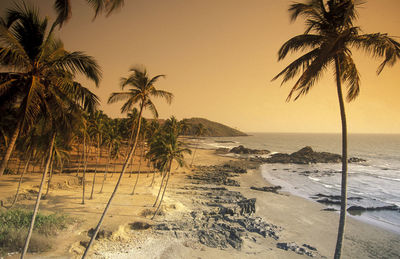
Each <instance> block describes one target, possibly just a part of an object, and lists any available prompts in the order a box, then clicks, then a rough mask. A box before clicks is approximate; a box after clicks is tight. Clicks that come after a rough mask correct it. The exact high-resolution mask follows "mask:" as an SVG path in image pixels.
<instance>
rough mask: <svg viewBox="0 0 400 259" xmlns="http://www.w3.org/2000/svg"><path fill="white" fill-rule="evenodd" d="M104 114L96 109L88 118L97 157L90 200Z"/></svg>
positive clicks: (93, 184) (94, 179)
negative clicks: (95, 143)
mask: <svg viewBox="0 0 400 259" xmlns="http://www.w3.org/2000/svg"><path fill="white" fill-rule="evenodd" d="M105 118H106V117H105V115H104V114H103V112H102V111H96V112H95V113H93V114H92V116H91V117H90V118H89V124H90V132H91V133H92V135H93V137H94V138H96V140H97V141H96V142H97V151H98V154H97V158H96V166H95V168H94V173H93V181H92V191H91V193H90V198H89V199H90V200H91V199H93V193H94V186H95V184H96V175H97V167H98V166H99V160H100V159H101V143H102V142H103V131H104V127H105Z"/></svg>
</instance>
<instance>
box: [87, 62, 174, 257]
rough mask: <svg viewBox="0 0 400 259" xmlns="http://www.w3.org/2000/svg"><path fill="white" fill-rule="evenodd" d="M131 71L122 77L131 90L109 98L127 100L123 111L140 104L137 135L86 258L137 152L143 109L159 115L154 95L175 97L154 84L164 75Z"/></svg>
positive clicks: (111, 99) (89, 245)
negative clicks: (151, 75)
mask: <svg viewBox="0 0 400 259" xmlns="http://www.w3.org/2000/svg"><path fill="white" fill-rule="evenodd" d="M130 71H131V72H132V73H131V75H130V76H129V77H127V78H122V79H121V88H122V89H124V88H125V87H127V86H130V89H129V91H128V92H117V93H112V94H111V96H110V98H109V99H108V103H114V102H117V101H122V100H127V101H126V103H125V104H124V105H122V107H121V112H128V111H131V110H132V109H133V107H134V105H136V104H139V115H138V118H137V125H136V136H135V139H134V141H133V144H132V146H131V147H130V151H129V154H128V156H127V157H126V159H125V163H124V165H123V167H122V171H121V174H120V176H119V178H118V181H117V184H116V185H115V188H114V191H113V193H112V194H111V197H110V199H109V200H108V203H107V205H106V207H105V209H104V212H103V214H102V215H101V218H100V220H99V223H98V224H97V227H96V229H95V231H94V233H93V235H92V238H91V239H90V242H89V244H88V246H87V247H86V250H85V252H84V254H83V256H82V258H85V257H86V256H87V254H88V252H89V249H90V247H91V245H92V244H93V241H94V239H95V237H96V236H97V233H98V232H99V230H100V227H101V224H102V223H103V220H104V217H105V215H106V214H107V211H108V209H109V207H110V204H111V202H112V200H113V199H114V196H115V194H116V193H117V190H118V187H119V185H120V183H121V179H122V177H123V175H124V174H125V171H126V168H127V166H128V164H129V162H130V161H131V159H132V156H133V154H134V153H135V150H136V145H137V143H138V139H139V132H140V126H141V122H142V113H143V110H144V109H149V110H150V111H151V112H152V113H153V115H154V117H158V112H157V109H156V106H155V105H154V103H153V102H152V100H151V98H152V97H162V98H164V99H165V100H166V101H167V102H168V103H171V101H172V98H173V94H172V93H170V92H167V91H163V90H158V89H156V88H155V86H154V84H155V83H156V82H157V80H158V79H159V78H161V77H164V75H157V76H155V77H153V78H150V77H149V75H148V74H147V71H146V69H144V68H135V67H134V68H131V70H130Z"/></svg>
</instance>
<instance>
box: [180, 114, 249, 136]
mask: <svg viewBox="0 0 400 259" xmlns="http://www.w3.org/2000/svg"><path fill="white" fill-rule="evenodd" d="M182 121H185V123H186V124H187V125H188V126H189V129H188V131H187V133H186V135H194V132H195V128H196V126H197V125H198V124H200V123H201V124H203V126H204V128H206V129H207V130H206V133H205V134H204V136H207V137H238V136H247V134H246V133H243V132H241V131H239V130H236V129H233V128H231V127H228V126H226V125H223V124H221V123H218V122H214V121H210V120H207V119H203V118H191V119H183V120H182Z"/></svg>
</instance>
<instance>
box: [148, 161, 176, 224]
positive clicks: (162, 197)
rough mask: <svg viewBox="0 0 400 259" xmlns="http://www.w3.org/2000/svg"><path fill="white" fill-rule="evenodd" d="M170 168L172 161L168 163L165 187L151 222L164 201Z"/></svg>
mask: <svg viewBox="0 0 400 259" xmlns="http://www.w3.org/2000/svg"><path fill="white" fill-rule="evenodd" d="M171 166H172V161H171V162H169V168H168V173H167V180H166V181H165V186H164V190H163V194H162V196H161V200H160V203H158V206H157V209H156V211H155V212H154V215H153V217H151V220H153V219H154V217H155V216H156V215H157V212H158V210H159V209H160V207H161V203H162V201H163V199H164V194H165V190H167V185H168V180H169V176H170V174H171Z"/></svg>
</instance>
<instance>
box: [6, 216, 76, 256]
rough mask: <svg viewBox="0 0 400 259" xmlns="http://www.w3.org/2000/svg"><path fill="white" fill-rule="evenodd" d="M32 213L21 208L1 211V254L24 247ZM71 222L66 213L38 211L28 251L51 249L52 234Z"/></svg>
mask: <svg viewBox="0 0 400 259" xmlns="http://www.w3.org/2000/svg"><path fill="white" fill-rule="evenodd" d="M32 213H33V212H32V211H27V210H21V209H12V210H5V211H0V255H1V254H5V253H9V252H17V251H20V250H21V249H22V247H23V245H24V242H25V238H26V235H27V233H28V228H29V225H30V222H31V219H32ZM69 223H71V219H70V218H69V217H67V216H66V215H60V214H50V215H43V214H40V213H38V215H37V216H36V221H35V226H34V229H33V234H32V238H31V241H30V245H29V250H28V251H29V252H43V251H47V250H49V249H50V248H51V244H52V242H51V236H54V235H55V234H57V232H58V231H60V230H62V229H65V228H67V226H68V224H69Z"/></svg>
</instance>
